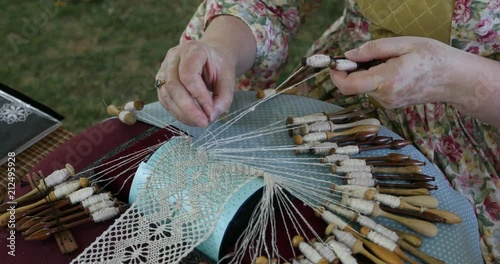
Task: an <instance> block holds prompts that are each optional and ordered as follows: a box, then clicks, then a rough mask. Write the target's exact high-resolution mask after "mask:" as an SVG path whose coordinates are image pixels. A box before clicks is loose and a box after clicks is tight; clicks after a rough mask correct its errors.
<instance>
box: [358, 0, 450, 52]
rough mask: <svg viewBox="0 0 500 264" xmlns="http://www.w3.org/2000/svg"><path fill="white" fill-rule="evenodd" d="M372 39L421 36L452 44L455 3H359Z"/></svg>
mask: <svg viewBox="0 0 500 264" xmlns="http://www.w3.org/2000/svg"><path fill="white" fill-rule="evenodd" d="M357 2H358V5H359V7H360V10H361V13H363V15H364V16H365V17H366V18H367V19H368V20H369V21H371V22H372V23H371V25H370V32H371V33H372V38H374V39H376V38H381V37H388V36H401V35H404V36H419V37H428V38H433V39H436V40H439V41H441V42H444V43H446V44H449V43H450V34H451V18H452V15H453V7H454V5H455V0H357Z"/></svg>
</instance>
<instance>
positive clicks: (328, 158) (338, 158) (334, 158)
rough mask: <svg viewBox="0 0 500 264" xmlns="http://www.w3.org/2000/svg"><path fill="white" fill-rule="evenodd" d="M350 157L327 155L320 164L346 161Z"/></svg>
mask: <svg viewBox="0 0 500 264" xmlns="http://www.w3.org/2000/svg"><path fill="white" fill-rule="evenodd" d="M349 158H350V157H349V156H347V155H340V154H332V155H328V156H326V157H324V158H323V160H322V162H324V163H335V162H337V161H341V160H346V159H349Z"/></svg>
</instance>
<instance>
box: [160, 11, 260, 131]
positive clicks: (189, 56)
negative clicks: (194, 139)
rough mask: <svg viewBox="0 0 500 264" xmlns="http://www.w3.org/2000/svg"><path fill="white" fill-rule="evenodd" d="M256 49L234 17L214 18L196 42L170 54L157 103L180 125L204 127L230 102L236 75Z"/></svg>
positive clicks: (163, 67)
mask: <svg viewBox="0 0 500 264" xmlns="http://www.w3.org/2000/svg"><path fill="white" fill-rule="evenodd" d="M255 56H256V43H255V39H254V37H253V34H252V32H251V31H250V29H249V28H248V26H247V25H246V24H245V23H244V22H243V21H241V20H239V19H238V18H236V17H231V16H218V17H216V18H215V19H214V20H213V21H211V22H210V25H209V26H208V28H207V29H206V31H205V33H204V35H203V37H202V39H201V40H200V41H188V42H186V43H183V44H180V45H178V46H176V47H174V48H171V49H170V50H169V51H168V53H167V55H166V56H165V59H164V61H163V62H162V64H161V67H160V70H159V71H158V73H157V74H156V80H164V81H165V83H164V84H163V85H162V86H161V87H159V89H158V99H159V101H160V103H161V104H162V105H163V107H165V109H167V110H168V111H169V112H170V113H171V114H172V115H173V116H174V117H176V118H177V119H178V120H179V121H181V122H183V123H185V124H187V125H191V126H199V127H206V126H207V125H208V124H209V123H210V122H212V121H214V120H215V119H216V118H217V116H218V115H219V114H222V113H224V112H226V111H228V110H229V107H230V106H231V103H232V101H233V92H234V86H235V78H236V75H240V74H243V73H244V72H246V71H247V70H249V69H250V68H251V67H252V65H253V63H254V61H255Z"/></svg>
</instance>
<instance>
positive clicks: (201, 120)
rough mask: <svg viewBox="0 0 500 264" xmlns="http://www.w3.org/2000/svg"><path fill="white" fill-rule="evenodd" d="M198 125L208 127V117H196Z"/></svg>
mask: <svg viewBox="0 0 500 264" xmlns="http://www.w3.org/2000/svg"><path fill="white" fill-rule="evenodd" d="M196 125H197V126H199V127H207V125H208V122H207V118H206V117H202V116H198V117H197V118H196Z"/></svg>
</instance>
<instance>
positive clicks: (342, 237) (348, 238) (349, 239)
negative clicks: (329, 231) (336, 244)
mask: <svg viewBox="0 0 500 264" xmlns="http://www.w3.org/2000/svg"><path fill="white" fill-rule="evenodd" d="M333 234H334V235H335V237H336V238H337V240H338V241H340V242H342V243H344V244H345V245H346V246H347V247H348V248H352V247H354V244H355V243H356V241H357V239H356V238H355V237H354V236H353V235H352V234H350V233H347V232H344V231H340V230H333Z"/></svg>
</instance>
